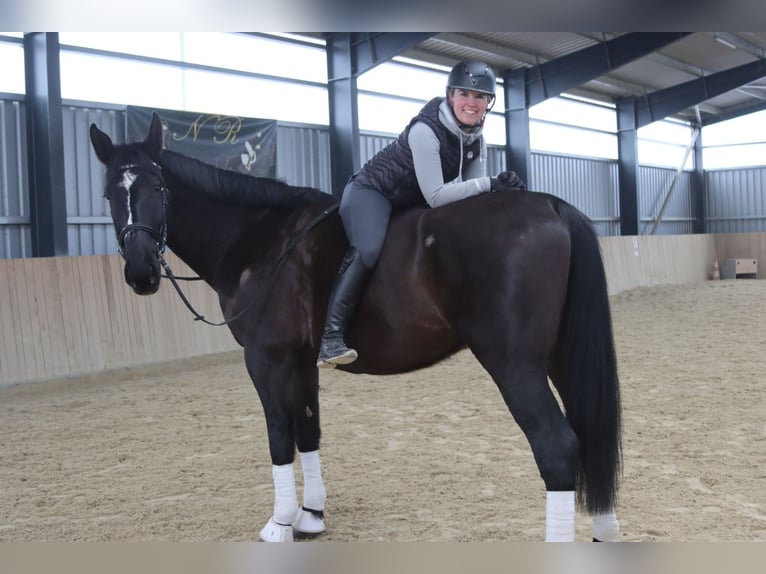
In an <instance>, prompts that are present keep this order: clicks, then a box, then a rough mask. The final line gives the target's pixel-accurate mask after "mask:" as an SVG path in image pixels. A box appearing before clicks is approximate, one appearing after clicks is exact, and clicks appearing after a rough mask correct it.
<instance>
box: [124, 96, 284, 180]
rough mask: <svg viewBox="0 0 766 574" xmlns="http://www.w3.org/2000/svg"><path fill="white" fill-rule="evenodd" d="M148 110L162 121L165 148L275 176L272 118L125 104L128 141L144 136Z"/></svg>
mask: <svg viewBox="0 0 766 574" xmlns="http://www.w3.org/2000/svg"><path fill="white" fill-rule="evenodd" d="M152 112H157V115H159V116H160V119H161V120H162V125H163V142H164V145H165V147H166V148H167V149H170V150H173V151H175V152H178V153H181V154H183V155H186V156H189V157H193V158H195V159H198V160H201V161H204V162H205V163H208V164H211V165H214V166H216V167H221V168H224V169H229V170H232V171H239V172H242V173H247V174H250V175H255V176H258V177H271V178H274V177H276V173H277V122H276V121H275V120H262V119H253V118H243V117H239V116H226V115H221V114H204V113H196V112H183V111H177V110H161V109H155V108H142V107H137V106H128V140H142V139H144V138H145V137H146V134H147V132H148V131H149V123H150V122H151V119H152Z"/></svg>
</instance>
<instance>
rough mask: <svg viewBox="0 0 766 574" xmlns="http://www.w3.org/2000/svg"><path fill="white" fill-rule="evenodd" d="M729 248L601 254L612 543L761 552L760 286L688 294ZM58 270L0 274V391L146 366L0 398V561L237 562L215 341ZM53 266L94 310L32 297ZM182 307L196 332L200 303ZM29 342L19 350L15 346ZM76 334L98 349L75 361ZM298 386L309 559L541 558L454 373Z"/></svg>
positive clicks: (467, 362)
mask: <svg viewBox="0 0 766 574" xmlns="http://www.w3.org/2000/svg"><path fill="white" fill-rule="evenodd" d="M745 241H746V242H749V243H748V244H749V245H750V248H751V251H753V250H756V249H760V250H761V251H760V253H761V254H766V250H764V245H766V236H764V235H763V234H746V235H742V236H737V235H736V234H735V235H731V236H728V237H727V236H720V237H718V238H717V243H714V242H713V241H712V238H711V237H699V236H695V237H691V236H688V237H664V238H662V237H656V238H652V237H641V238H639V243H638V256H636V255H634V253H635V251H634V248H635V247H636V245H635V244H634V242H633V241H632V240H630V239H628V238H606V239H605V240H603V241H602V249H603V252H604V257H605V264H606V267H607V273H608V276H609V282H610V285H611V286H613V288H614V289H618V290H619V292H616V293H614V294H612V295H611V304H612V314H613V317H612V318H613V323H614V328H615V338H616V346H617V355H618V360H619V373H620V378H621V384H622V400H623V425H624V426H623V450H624V451H623V459H624V460H623V479H622V484H621V490H620V495H619V501H618V507H617V512H618V517H619V520H620V524H621V529H622V536H621V538H622V540H625V541H746V540H766V474H764V469H765V468H766V423H765V419H764V413H765V412H766V408H765V407H766V390H765V389H764V387H763V381H764V373H766V358H765V356H764V353H763V350H764V348H765V347H766V305H763V301H764V300H766V281H763V280H761V279H753V278H750V277H742V278H740V277H737V278H734V279H723V280H711V279H709V278H708V277H709V276H711V275H710V274H711V273H712V271H713V269H712V265H711V263H712V262H713V261H714V259H715V258H716V257H717V260H718V261H725V260H727V250H733V249H742V245H743V244H744V243H743V242H745ZM716 253H719V254H720V255H719V256H718V255H715V254H716ZM75 259H76V260H77V262H78V268H77V269H74V270H72V272H67V270H64V269H62V268H61V265H62V263H61V261H60V260H59V261H55V260H53V259H51V260H39V261H35V262H34V263H31V262H30V261H26V267H25V269H24V271H25V273H26V277H27V278H30V277H31V278H33V279H34V282H29V283H26V282H23V281H22V280H21V279H20V273H21V266H20V265H13V263H14V261H0V265H1V266H2V267H3V273H4V274H5V273H8V274H9V275H8V276H10V277H13V278H15V279H16V280H15V281H12V282H11V283H10V286H11V289H10V291H8V292H6V293H4V294H2V295H0V309H2V317H3V318H4V320H3V322H2V323H3V331H2V343H3V353H4V354H3V356H2V359H3V362H2V366H3V380H4V381H7V380H9V379H8V378H6V377H9V376H10V375H12V374H14V371H12V369H13V366H10V368H9V361H14V360H15V361H16V363H17V366H22V365H21V363H22V362H24V361H26V367H27V370H28V371H32V372H33V373H38V374H39V375H42V374H44V373H45V370H46V368H48V367H47V366H46V364H45V363H44V361H48V365H50V366H52V365H54V364H56V361H57V360H66V357H63V356H62V357H60V358H58V359H57V357H56V356H55V355H51V354H46V353H47V352H48V351H50V352H51V353H53V349H54V348H62V349H65V350H66V349H70V350H71V351H72V352H73V351H74V350H77V349H79V350H78V353H79V354H81V355H88V354H87V353H85V351H84V350H83V349H84V346H83V345H85V346H87V347H88V348H89V349H90V354H89V357H90V358H89V359H88V360H91V361H92V362H93V365H97V364H98V362H99V361H105V360H107V359H108V358H107V357H105V355H104V353H106V352H107V349H111V352H119V353H127V354H128V355H129V352H130V349H131V348H132V349H133V350H134V351H135V352H138V351H139V350H141V352H144V350H146V349H152V350H153V352H154V353H156V354H155V355H154V356H152V358H153V362H152V364H148V365H143V366H141V365H136V366H130V367H123V368H118V369H112V370H107V371H101V372H97V373H95V374H89V375H85V376H69V377H66V378H54V379H52V380H51V379H50V378H48V380H39V379H41V378H45V377H39V376H35V377H34V378H35V381H36V382H28V383H27V384H13V385H5V386H4V387H3V388H2V389H0V436H2V449H1V450H0V463H1V464H0V483H2V484H3V496H2V497H0V517H2V518H0V540H2V541H249V540H256V539H257V535H258V529H259V528H260V526H261V525H262V524H263V523H264V522H265V521H266V520H267V519H268V517H269V516H270V513H271V509H272V504H273V492H272V489H273V485H272V482H271V464H270V460H269V453H268V445H267V440H266V429H265V423H264V419H263V416H262V409H261V406H260V402H259V400H258V397H257V395H256V393H255V391H254V389H253V386H252V383H251V382H250V380H249V378H248V376H247V373H246V372H245V369H244V365H243V361H242V356H241V352H240V351H237V350H234V349H235V347H234V345H233V344H232V343H231V342H230V341H228V340H227V339H226V338H227V337H230V336H229V335H228V332H225V331H224V330H223V329H222V328H217V327H208V326H206V325H201V324H199V323H194V321H193V318H192V316H191V315H190V314H189V313H188V311H187V310H186V308H185V307H184V306H183V305H182V303H181V302H180V300H178V299H177V297H176V295H175V293H174V292H173V291H172V289H170V286H169V285H166V286H164V287H163V288H162V289H161V290H160V293H158V294H157V295H156V296H154V297H150V298H139V297H137V296H135V295H133V294H132V292H130V290H129V288H127V287H126V286H124V285H123V284H122V282H121V281H120V279H121V278H120V261H119V258H118V256H107V257H92V258H69V260H75ZM630 259H633V261H632V265H631V267H630V269H623V270H620V267H622V266H624V265H626V262H628V263H629V262H631V261H630ZM694 260H696V263H694V264H690V263H686V264H684V263H682V262H683V261H687V262H688V261H694ZM16 263H18V262H16ZM54 264H58V265H59V269H58V271H59V273H64V274H65V275H67V276H70V277H72V278H73V279H72V281H73V283H72V285H71V286H70V288H71V289H78V290H80V289H83V288H84V286H85V285H86V284H87V283H88V278H90V277H91V274H93V277H99V278H101V279H102V280H104V279H105V281H104V283H105V285H106V286H107V293H106V296H105V301H104V302H103V304H102V303H100V300H99V297H98V296H96V295H95V294H92V293H90V292H88V291H87V290H85V291H82V293H83V297H82V298H81V300H76V298H72V299H71V300H69V301H66V295H67V293H56V292H51V291H50V290H47V289H45V287H43V286H41V285H45V283H44V281H42V278H44V277H45V273H46V272H50V270H47V271H46V266H49V265H54ZM758 273H759V275H761V276H762V273H763V271H762V269H759V271H758ZM673 274H675V275H676V278H675V279H673V277H672V275H673ZM32 284H34V285H37V286H38V290H37V291H34V290H33V289H32V287H31V285H32ZM637 284H638V285H637ZM189 293H190V296H191V297H196V299H195V300H196V301H198V302H202V303H203V304H204V305H207V309H208V310H209V313H210V317H214V316H215V315H214V313H215V312H216V311H215V303H214V301H213V300H212V299H213V298H212V297H209V295H207V294H206V293H205V288H204V287H200V286H196V287H193V288H191V290H190V292H189ZM206 296H207V299H206ZM107 299H109V300H113V302H114V303H116V306H115V309H114V310H112V313H116V315H115V316H114V317H108V316H107V315H108V313H109V311H108V310H107V308H108V305H107V303H106V300H107ZM43 308H45V309H47V313H46V315H45V317H47V318H48V319H47V320H48V322H47V323H45V322H43V315H42V314H41V313H40V311H39V310H40V309H43ZM57 309H58V311H56V310H57ZM78 314H80V315H81V316H78ZM8 317H12V319H11V321H8V320H7V318H8ZM52 317H53V318H55V317H60V319H59V321H58V323H55V324H54V322H53V319H51V318H52ZM126 318H127V323H126V322H125V321H126ZM35 321H38V322H41V324H40V327H41V328H40V329H39V331H36V335H35V337H36V339H35V340H32V339H31V338H25V337H27V331H25V329H27V330H28V332H29V333H31V332H32V331H31V330H29V325H30V324H32V323H33V322H35ZM25 325H27V326H26V327H25ZM107 325H111V327H112V329H111V331H110V332H109V334H108V335H107V333H106V329H107ZM194 332H196V337H197V341H200V342H199V343H195V341H194V340H192V339H190V338H189V337H192V336H194V335H193V333H194ZM87 333H91V334H93V333H95V336H96V337H97V338H98V340H93V341H85V339H86V338H87V336H88V335H87ZM190 333H191V334H192V335H190ZM30 337H31V335H30ZM209 337H215V338H219V340H220V341H223V342H222V343H220V344H221V346H222V347H224V348H223V349H221V350H220V351H219V352H215V353H210V354H206V355H202V356H198V357H193V358H185V359H179V360H173V361H167V362H163V361H161V359H162V353H163V352H166V353H169V354H170V353H173V352H174V347H173V346H174V344H175V343H173V341H174V340H177V339H180V340H181V342H182V343H184V344H186V345H189V346H193V345H195V344H199V345H209V339H208V338H209ZM14 341H18V342H19V343H21V342H23V343H24V345H21V344H18V345H14ZM226 345H229V347H228V348H226ZM22 347H24V348H22ZM14 349H15V350H14ZM31 351H34V352H31ZM12 353H15V355H14V354H12ZM62 353H64V351H62ZM69 360H70V362H71V361H72V358H70V359H69ZM83 360H84V359H83ZM127 360H128V362H129V360H130V359H129V357H128V359H127ZM35 361H37V364H36V366H35V367H34V368H32V365H33V363H34V362H35ZM75 368H80V369H83V370H84V369H85V366H84V364H80V365H75ZM15 375H16V376H15V377H12V378H15V379H17V380H19V381H21V379H22V377H21V376H20V373H18V372H16V373H15ZM320 384H321V390H320V401H321V408H322V411H321V416H322V426H323V431H324V432H323V437H322V447H323V448H322V457H323V458H322V464H323V473H324V478H325V482H326V485H327V489H328V500H327V507H326V515H327V531H326V532H325V533H324V534H323V535H321V536H320V538H319V539H320V540H327V541H535V540H542V539H543V538H544V530H545V526H544V523H545V489H544V486H543V483H542V480H541V479H540V477H539V475H538V473H537V468H536V466H535V463H534V461H533V459H532V455H531V451H530V449H529V446H528V444H527V443H526V440H525V438H524V437H523V436H522V434H521V432H520V431H519V429H518V427H517V426H516V424H515V423H514V421H513V420H512V418H511V416H510V415H509V413H508V411H507V409H506V407H505V406H504V404H503V402H502V400H501V398H500V395H499V393H498V391H497V389H496V387H495V385H494V383H493V382H492V381H491V379H490V378H489V376H488V375H487V374H486V372H485V371H484V370H483V369H482V368H481V367H480V365H479V364H478V363H477V362H476V360H475V359H474V357H473V356H472V355H471V354H470V352H468V351H463V352H460V353H458V354H457V355H455V356H453V357H451V358H449V359H448V360H445V361H444V362H442V363H440V364H437V365H436V366H433V367H430V368H427V369H423V370H420V371H416V372H412V373H409V374H405V375H396V376H386V377H378V376H366V375H350V374H345V373H341V372H332V371H329V372H328V371H325V370H323V371H322V373H321V378H320ZM299 486H300V482H299ZM589 537H590V521H589V519H588V518H587V517H586V516H584V515H579V516H578V523H577V539H578V540H588V539H589Z"/></svg>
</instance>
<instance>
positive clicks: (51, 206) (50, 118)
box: [24, 32, 68, 257]
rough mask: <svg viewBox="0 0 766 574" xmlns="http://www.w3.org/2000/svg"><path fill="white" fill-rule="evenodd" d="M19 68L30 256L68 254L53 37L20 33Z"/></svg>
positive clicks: (56, 50) (56, 51)
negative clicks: (23, 89)
mask: <svg viewBox="0 0 766 574" xmlns="http://www.w3.org/2000/svg"><path fill="white" fill-rule="evenodd" d="M24 67H25V73H26V96H25V100H24V101H25V108H26V124H27V153H28V166H29V193H30V197H29V208H30V223H31V235H32V256H33V257H51V256H56V255H67V254H68V245H67V214H66V189H65V186H64V136H63V128H62V116H61V74H60V68H59V40H58V34H57V33H55V32H32V33H25V34H24Z"/></svg>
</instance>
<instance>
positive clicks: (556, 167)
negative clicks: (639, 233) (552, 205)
mask: <svg viewBox="0 0 766 574" xmlns="http://www.w3.org/2000/svg"><path fill="white" fill-rule="evenodd" d="M511 169H513V168H511ZM531 171H532V174H531V177H530V178H529V182H528V187H529V188H530V189H533V190H536V191H545V192H547V193H550V194H552V195H555V196H557V197H560V198H562V199H564V200H566V201H568V202H569V203H571V204H572V205H574V206H575V207H577V208H578V209H579V210H580V211H582V212H583V213H585V215H587V216H588V217H590V218H591V219H592V220H593V222H594V223H595V225H596V230H597V231H598V233H599V235H619V233H620V219H619V218H620V214H619V210H618V206H619V189H618V185H617V163H616V162H614V161H609V160H594V159H586V158H578V157H566V156H560V155H552V154H541V153H533V154H532V170H531Z"/></svg>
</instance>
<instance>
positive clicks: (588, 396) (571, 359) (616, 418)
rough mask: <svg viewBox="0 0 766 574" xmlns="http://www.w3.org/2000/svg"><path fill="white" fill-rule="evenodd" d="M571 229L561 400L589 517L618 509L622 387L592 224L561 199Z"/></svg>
mask: <svg viewBox="0 0 766 574" xmlns="http://www.w3.org/2000/svg"><path fill="white" fill-rule="evenodd" d="M553 205H554V208H555V209H556V211H557V212H558V213H559V215H560V216H561V218H562V219H563V220H564V222H565V223H566V224H567V226H568V227H569V233H570V238H571V258H570V267H569V283H568V286H567V296H566V301H565V304H564V312H563V316H562V321H561V326H560V338H559V356H560V358H561V361H562V364H561V365H562V369H561V374H562V375H563V377H564V380H563V385H561V387H562V389H560V390H563V393H562V396H561V400H562V402H563V404H564V409H565V410H566V418H567V421H568V422H569V424H570V426H571V427H572V429H573V430H574V432H575V433H576V434H577V437H578V439H579V442H580V463H579V467H578V471H577V478H576V492H577V504H578V506H579V507H580V508H581V509H584V510H586V511H587V512H588V513H590V514H598V513H603V512H607V511H609V510H612V509H614V504H615V498H616V495H617V489H618V484H619V477H620V468H621V463H622V456H621V420H620V419H621V407H620V384H619V379H618V376H617V357H616V354H615V349H614V336H613V333H612V317H611V312H610V310H609V298H608V291H607V281H606V272H605V271H604V263H603V261H602V258H601V248H600V245H599V242H598V237H597V235H596V232H595V230H594V229H593V225H592V223H591V221H590V220H589V219H588V218H587V217H586V216H585V215H584V214H583V213H581V212H580V211H579V210H577V209H576V208H575V207H573V206H572V205H569V204H568V203H566V202H564V201H561V200H558V201H554V203H553Z"/></svg>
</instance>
